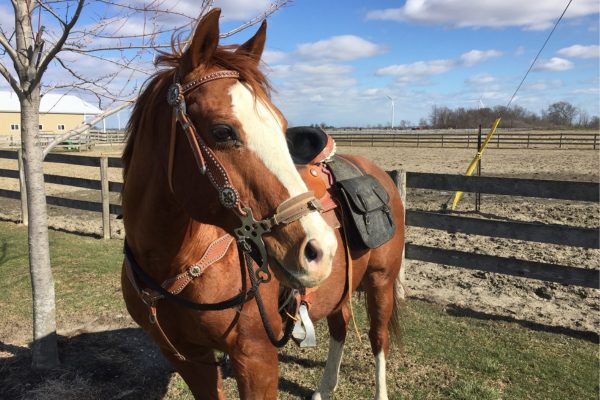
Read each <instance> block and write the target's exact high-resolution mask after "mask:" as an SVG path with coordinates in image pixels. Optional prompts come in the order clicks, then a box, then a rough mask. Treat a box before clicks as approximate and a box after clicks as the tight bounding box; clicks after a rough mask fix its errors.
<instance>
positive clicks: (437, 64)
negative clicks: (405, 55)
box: [376, 60, 456, 82]
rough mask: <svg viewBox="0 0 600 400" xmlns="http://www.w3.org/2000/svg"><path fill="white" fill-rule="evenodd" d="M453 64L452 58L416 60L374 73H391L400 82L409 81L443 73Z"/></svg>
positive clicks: (452, 66) (381, 74)
mask: <svg viewBox="0 0 600 400" xmlns="http://www.w3.org/2000/svg"><path fill="white" fill-rule="evenodd" d="M455 66H456V62H455V61H454V60H429V61H417V62H414V63H412V64H396V65H390V66H388V67H384V68H380V69H378V70H377V72H376V74H377V75H379V76H384V75H393V76H397V77H398V79H399V80H400V81H402V82H410V81H413V80H418V79H422V78H425V77H428V76H431V75H439V74H443V73H444V72H447V71H449V70H451V69H452V68H454V67H455Z"/></svg>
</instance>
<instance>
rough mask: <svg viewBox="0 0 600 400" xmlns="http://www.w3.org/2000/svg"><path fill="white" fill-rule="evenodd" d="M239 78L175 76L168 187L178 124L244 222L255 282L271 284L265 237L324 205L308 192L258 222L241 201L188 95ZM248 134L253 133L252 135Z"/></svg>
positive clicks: (243, 242) (242, 240)
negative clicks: (200, 132)
mask: <svg viewBox="0 0 600 400" xmlns="http://www.w3.org/2000/svg"><path fill="white" fill-rule="evenodd" d="M239 78H240V74H239V72H237V71H229V70H222V71H217V72H212V73H209V74H207V75H204V76H202V77H201V78H199V79H196V80H193V81H190V82H188V83H185V84H181V83H180V82H179V77H178V74H175V75H174V78H173V83H172V84H171V86H169V88H168V91H167V103H168V104H169V105H170V106H171V107H172V108H173V118H172V124H171V134H170V141H169V163H168V171H167V173H168V180H169V187H170V188H171V191H173V183H172V175H173V164H174V158H175V154H174V153H175V142H176V138H177V123H179V125H180V126H181V128H182V130H183V132H184V134H185V136H186V137H187V139H188V142H189V145H190V148H191V150H192V153H193V154H194V158H195V160H196V164H197V165H198V168H199V172H200V173H201V174H203V175H206V176H207V177H208V180H209V181H210V183H211V184H212V186H213V187H214V188H215V189H216V191H217V194H218V197H219V202H220V203H221V205H222V206H223V207H225V208H226V209H230V210H232V211H233V213H234V214H236V215H237V216H238V218H239V219H240V221H241V223H242V225H241V226H240V227H239V228H237V229H234V233H235V237H236V240H237V242H238V246H239V248H240V249H241V250H242V251H243V252H244V253H248V254H250V253H252V252H253V250H255V251H256V252H257V253H258V254H257V255H258V257H254V258H255V259H257V258H258V260H257V261H258V262H259V268H258V269H257V270H256V274H255V275H256V276H255V277H256V279H258V282H268V281H269V280H270V279H271V273H270V271H269V269H268V263H267V251H266V248H265V243H264V241H263V238H262V236H263V235H264V234H266V233H268V232H271V230H272V229H273V228H274V227H276V226H278V225H287V224H289V223H292V222H294V221H296V220H298V219H300V218H302V217H303V216H305V215H307V214H309V213H311V212H313V211H321V210H322V206H321V203H320V202H319V200H317V199H316V198H315V196H314V193H313V192H312V191H308V192H305V193H302V194H299V195H297V196H293V197H291V198H289V199H287V200H285V201H283V202H282V203H281V204H280V205H279V206H278V207H277V209H276V210H275V213H274V214H273V215H272V216H271V217H267V218H264V219H262V220H258V221H257V220H256V219H255V218H254V213H253V212H252V210H251V209H250V208H249V207H247V206H246V205H245V204H244V203H243V202H242V199H241V198H240V195H239V191H238V190H237V189H236V188H235V187H234V185H233V183H232V182H231V179H230V177H229V174H228V173H227V170H226V169H225V167H224V166H223V164H222V163H221V162H220V161H219V158H218V157H217V155H216V154H215V153H214V152H213V151H212V149H211V148H210V147H209V146H208V145H207V144H206V142H205V141H204V139H203V138H202V136H201V135H198V132H197V130H196V127H195V126H194V124H193V123H192V121H191V120H190V117H189V116H188V114H187V106H186V102H185V96H186V95H187V94H189V93H191V92H192V91H194V90H196V89H198V88H199V87H200V86H202V85H204V84H206V83H208V82H212V81H215V80H219V79H239ZM249 133H250V134H251V132H249Z"/></svg>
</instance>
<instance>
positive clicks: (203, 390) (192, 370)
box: [161, 349, 225, 400]
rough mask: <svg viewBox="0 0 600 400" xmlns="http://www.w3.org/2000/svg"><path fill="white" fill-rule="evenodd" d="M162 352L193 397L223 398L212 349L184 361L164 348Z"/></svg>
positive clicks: (219, 399)
mask: <svg viewBox="0 0 600 400" xmlns="http://www.w3.org/2000/svg"><path fill="white" fill-rule="evenodd" d="M161 351H162V349H161ZM162 353H163V354H164V356H165V357H166V358H167V359H168V360H169V362H170V363H171V365H172V366H173V367H174V368H175V370H176V371H177V372H178V373H179V375H181V377H182V378H183V380H184V381H185V383H186V384H187V385H188V387H189V388H190V391H191V392H192V394H193V395H194V398H195V399H218V400H224V399H225V394H224V393H223V386H222V380H221V372H220V369H219V367H218V365H217V362H216V359H215V355H214V352H213V351H212V350H206V352H204V353H203V354H197V355H196V356H195V357H194V358H193V360H184V361H182V360H180V359H179V358H177V357H175V355H173V354H172V352H170V351H166V350H165V351H162Z"/></svg>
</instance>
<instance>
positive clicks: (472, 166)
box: [452, 118, 500, 210]
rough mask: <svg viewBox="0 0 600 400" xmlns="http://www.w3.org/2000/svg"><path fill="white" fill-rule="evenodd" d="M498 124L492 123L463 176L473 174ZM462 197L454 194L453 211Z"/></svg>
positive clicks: (461, 193)
mask: <svg viewBox="0 0 600 400" xmlns="http://www.w3.org/2000/svg"><path fill="white" fill-rule="evenodd" d="M498 124H500V118H498V119H496V121H494V124H493V125H492V129H490V132H489V133H488V134H487V136H486V137H485V140H484V141H483V143H481V148H480V149H479V151H478V152H477V154H475V158H473V161H471V164H469V168H467V173H466V174H465V176H471V175H472V174H473V171H475V167H477V162H478V161H479V160H481V157H482V156H483V152H484V151H485V148H486V147H487V145H488V143H489V142H490V140H492V136H494V133H495V132H496V128H498ZM462 195H463V192H456V194H455V195H454V201H453V202H452V210H454V209H455V208H456V205H457V204H458V202H459V201H460V199H461V197H462Z"/></svg>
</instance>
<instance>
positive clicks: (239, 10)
mask: <svg viewBox="0 0 600 400" xmlns="http://www.w3.org/2000/svg"><path fill="white" fill-rule="evenodd" d="M182 3H185V4H191V5H192V6H193V7H194V9H195V12H196V13H198V11H199V3H200V2H198V1H197V0H187V1H183V2H182ZM270 5H271V1H270V0H216V1H215V4H214V7H217V8H220V9H221V10H222V11H221V16H222V18H223V19H222V20H223V21H247V20H250V19H252V18H254V17H256V16H257V15H258V14H260V13H262V12H264V11H265V10H266V9H267V8H269V6H270Z"/></svg>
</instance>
